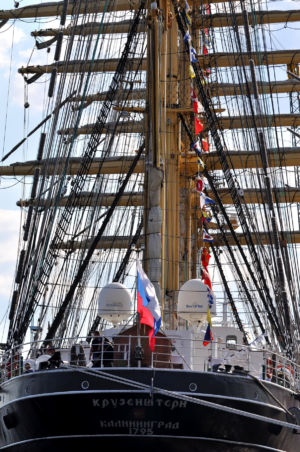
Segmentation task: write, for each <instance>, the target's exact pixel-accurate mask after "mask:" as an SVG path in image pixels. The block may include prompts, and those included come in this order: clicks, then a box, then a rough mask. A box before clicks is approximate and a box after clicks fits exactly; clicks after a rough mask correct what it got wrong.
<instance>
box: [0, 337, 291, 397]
mask: <svg viewBox="0 0 300 452" xmlns="http://www.w3.org/2000/svg"><path fill="white" fill-rule="evenodd" d="M87 339H88V340H87ZM90 339H91V338H86V337H78V336H77V337H75V338H74V337H68V338H56V339H55V340H52V341H48V342H46V341H33V342H28V343H26V344H23V345H22V346H16V347H14V348H13V349H11V350H9V351H6V352H3V354H2V360H1V381H5V380H7V379H10V378H12V377H16V376H19V375H21V374H23V373H25V372H26V373H27V372H30V371H38V370H43V369H45V370H48V369H53V368H58V367H60V368H62V369H64V368H70V367H72V366H82V367H92V366H93V367H94V366H96V367H100V368H107V367H153V368H161V369H166V368H168V369H179V370H181V369H185V370H187V369H190V370H196V371H209V372H225V373H242V374H251V375H253V376H255V377H257V378H259V379H261V380H266V381H271V382H272V383H275V384H278V385H281V386H284V387H287V388H291V389H293V390H299V389H300V383H299V382H300V366H299V365H296V364H295V363H293V362H292V361H291V360H289V359H287V358H286V357H283V356H282V355H280V354H275V353H270V352H268V351H267V350H265V349H259V348H254V347H249V346H246V345H243V344H234V345H233V344H226V343H224V342H223V343H222V342H220V341H212V342H211V343H209V344H208V345H207V347H205V346H204V345H203V342H202V339H201V340H199V339H198V340H191V339H190V338H182V337H178V336H177V337H175V336H174V337H172V336H160V337H156V342H155V348H154V352H152V351H151V349H150V347H149V338H148V336H139V337H137V336H133V335H123V334H116V335H115V336H114V337H111V338H108V339H107V340H106V341H105V340H103V341H102V345H101V349H100V350H99V357H100V358H99V359H98V362H97V363H95V362H94V363H93V362H92V361H91V359H90V358H91V356H90V354H91V346H90V343H91V341H90ZM53 349H54V351H55V352H57V353H58V354H57V357H56V360H55V359H54V360H53V359H52V361H51V357H53ZM49 360H50V362H49ZM28 364H29V367H31V369H27V367H28Z"/></svg>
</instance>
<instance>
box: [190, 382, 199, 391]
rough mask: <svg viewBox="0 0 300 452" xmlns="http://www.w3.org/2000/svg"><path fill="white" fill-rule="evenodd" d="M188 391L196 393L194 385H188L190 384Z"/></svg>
mask: <svg viewBox="0 0 300 452" xmlns="http://www.w3.org/2000/svg"><path fill="white" fill-rule="evenodd" d="M189 390H190V391H191V392H195V391H197V385H196V383H190V384H189Z"/></svg>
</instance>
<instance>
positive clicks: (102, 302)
mask: <svg viewBox="0 0 300 452" xmlns="http://www.w3.org/2000/svg"><path fill="white" fill-rule="evenodd" d="M132 306H133V304H132V299H131V294H130V292H129V290H128V289H127V287H126V286H124V285H123V284H121V283H118V282H113V283H110V284H107V285H106V286H104V287H103V289H102V290H101V292H100V294H99V298H98V315H99V316H100V317H102V318H103V319H105V320H108V321H109V322H112V323H113V324H114V325H116V324H117V323H120V322H122V321H123V320H126V319H128V317H129V316H130V315H131V314H132Z"/></svg>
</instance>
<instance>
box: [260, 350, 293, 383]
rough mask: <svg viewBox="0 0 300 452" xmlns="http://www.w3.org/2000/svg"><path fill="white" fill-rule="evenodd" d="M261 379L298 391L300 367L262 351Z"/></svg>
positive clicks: (289, 360)
mask: <svg viewBox="0 0 300 452" xmlns="http://www.w3.org/2000/svg"><path fill="white" fill-rule="evenodd" d="M262 377H263V379H264V380H267V381H271V382H272V383H276V384H278V385H280V386H284V387H285V388H290V389H293V390H295V391H299V390H300V366H299V365H298V364H296V363H295V362H294V361H292V360H291V359H289V358H287V357H286V356H284V355H281V354H279V353H271V352H269V351H264V362H263V366H262Z"/></svg>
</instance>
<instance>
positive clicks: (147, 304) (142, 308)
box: [137, 261, 161, 352]
mask: <svg viewBox="0 0 300 452" xmlns="http://www.w3.org/2000/svg"><path fill="white" fill-rule="evenodd" d="M137 312H138V313H139V315H140V323H143V324H145V325H148V326H150V328H151V330H150V332H149V346H150V348H151V351H152V352H153V351H154V346H155V337H154V336H155V335H156V333H157V332H158V330H159V328H160V324H161V311H160V306H159V302H158V299H157V296H156V293H155V288H154V286H153V284H152V282H151V281H150V280H149V278H148V276H147V275H146V273H145V272H144V270H143V268H142V266H141V263H140V262H139V261H137Z"/></svg>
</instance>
